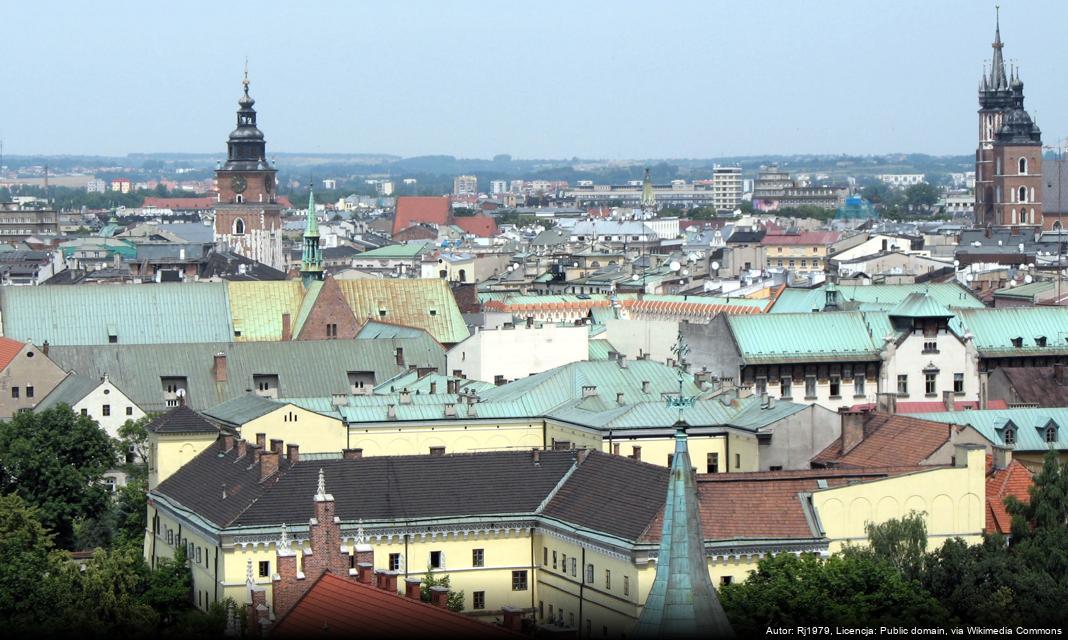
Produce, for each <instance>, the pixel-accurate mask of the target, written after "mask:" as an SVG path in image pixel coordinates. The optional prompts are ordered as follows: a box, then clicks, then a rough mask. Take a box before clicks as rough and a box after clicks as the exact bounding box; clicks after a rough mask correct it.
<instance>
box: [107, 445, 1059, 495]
mask: <svg viewBox="0 0 1068 640" xmlns="http://www.w3.org/2000/svg"><path fill="white" fill-rule="evenodd" d="M1047 442H1048V440H1047ZM104 486H105V487H107V489H108V493H115V478H113V477H111V476H108V477H106V478H104Z"/></svg>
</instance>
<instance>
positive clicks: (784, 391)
mask: <svg viewBox="0 0 1068 640" xmlns="http://www.w3.org/2000/svg"><path fill="white" fill-rule="evenodd" d="M779 397H780V398H789V397H790V379H789V378H783V379H781V380H779Z"/></svg>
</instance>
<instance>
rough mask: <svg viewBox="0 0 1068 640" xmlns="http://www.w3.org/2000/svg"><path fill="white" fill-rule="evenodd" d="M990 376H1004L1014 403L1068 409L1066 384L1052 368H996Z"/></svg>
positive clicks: (1067, 387)
mask: <svg viewBox="0 0 1068 640" xmlns="http://www.w3.org/2000/svg"><path fill="white" fill-rule="evenodd" d="M992 375H1003V376H1005V378H1006V379H1007V380H1008V382H1009V384H1010V385H1012V388H1013V391H1014V392H1015V396H1014V398H1013V401H1014V402H1023V403H1034V404H1036V405H1038V406H1040V407H1068V384H1064V383H1062V382H1058V380H1057V369H1056V368H1054V367H998V368H997V369H996V370H995V371H994V373H993V374H992ZM1002 402H1004V401H1002ZM898 406H900V405H898ZM988 408H990V409H994V408H997V407H988ZM1001 408H1003V409H1007V408H1008V407H1007V406H1005V407H1001Z"/></svg>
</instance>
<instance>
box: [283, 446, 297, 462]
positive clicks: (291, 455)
mask: <svg viewBox="0 0 1068 640" xmlns="http://www.w3.org/2000/svg"><path fill="white" fill-rule="evenodd" d="M286 460H289V463H290V464H294V463H296V462H300V445H298V444H292V443H290V444H288V445H286Z"/></svg>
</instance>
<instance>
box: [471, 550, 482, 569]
mask: <svg viewBox="0 0 1068 640" xmlns="http://www.w3.org/2000/svg"><path fill="white" fill-rule="evenodd" d="M471 566H472V567H484V566H486V550H485V549H472V550H471Z"/></svg>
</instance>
